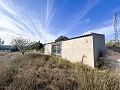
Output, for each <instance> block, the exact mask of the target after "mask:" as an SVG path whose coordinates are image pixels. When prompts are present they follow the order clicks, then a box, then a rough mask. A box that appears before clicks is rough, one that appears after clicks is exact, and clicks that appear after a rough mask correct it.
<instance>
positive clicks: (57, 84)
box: [0, 53, 120, 90]
mask: <svg viewBox="0 0 120 90" xmlns="http://www.w3.org/2000/svg"><path fill="white" fill-rule="evenodd" d="M0 58H1V59H0V90H119V89H120V76H119V74H120V73H119V72H115V71H110V70H97V69H91V68H90V67H87V66H85V65H82V64H81V63H74V64H73V63H70V62H69V61H67V60H63V59H60V58H58V57H54V56H47V55H43V54H38V53H27V54H25V55H21V54H20V53H9V54H6V55H4V56H2V57H0Z"/></svg>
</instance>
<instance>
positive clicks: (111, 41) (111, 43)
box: [105, 40, 120, 48]
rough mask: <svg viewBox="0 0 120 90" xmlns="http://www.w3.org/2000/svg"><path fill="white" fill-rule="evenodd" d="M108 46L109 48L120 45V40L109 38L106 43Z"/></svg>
mask: <svg viewBox="0 0 120 90" xmlns="http://www.w3.org/2000/svg"><path fill="white" fill-rule="evenodd" d="M105 46H106V48H109V47H111V46H120V41H118V42H115V41H114V40H109V41H107V42H106V44H105Z"/></svg>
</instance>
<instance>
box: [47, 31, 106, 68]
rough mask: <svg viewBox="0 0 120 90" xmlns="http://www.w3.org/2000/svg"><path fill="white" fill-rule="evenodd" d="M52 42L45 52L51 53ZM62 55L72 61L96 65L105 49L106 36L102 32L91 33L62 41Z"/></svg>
mask: <svg viewBox="0 0 120 90" xmlns="http://www.w3.org/2000/svg"><path fill="white" fill-rule="evenodd" d="M51 46H52V43H51V44H46V45H45V54H48V55H51ZM61 48H62V50H61V57H62V58H64V59H67V60H69V61H71V62H83V63H84V64H87V65H88V66H91V67H93V68H94V67H95V62H96V61H97V59H98V57H99V55H100V52H101V51H102V50H104V49H105V38H104V35H101V34H94V33H93V34H91V35H86V36H83V37H77V38H72V39H70V40H66V41H62V42H61Z"/></svg>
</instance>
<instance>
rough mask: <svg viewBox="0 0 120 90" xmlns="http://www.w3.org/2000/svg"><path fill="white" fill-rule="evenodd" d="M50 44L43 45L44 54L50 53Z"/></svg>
mask: <svg viewBox="0 0 120 90" xmlns="http://www.w3.org/2000/svg"><path fill="white" fill-rule="evenodd" d="M51 47H52V46H51V44H46V45H45V46H44V48H45V50H44V54H47V55H51Z"/></svg>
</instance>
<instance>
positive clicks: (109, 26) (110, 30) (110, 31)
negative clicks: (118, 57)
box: [83, 18, 120, 39]
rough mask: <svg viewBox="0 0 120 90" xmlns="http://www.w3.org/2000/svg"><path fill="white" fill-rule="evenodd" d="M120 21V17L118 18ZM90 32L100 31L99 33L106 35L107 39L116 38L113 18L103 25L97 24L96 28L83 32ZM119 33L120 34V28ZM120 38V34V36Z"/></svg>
mask: <svg viewBox="0 0 120 90" xmlns="http://www.w3.org/2000/svg"><path fill="white" fill-rule="evenodd" d="M118 22H120V18H118ZM119 26H120V23H119ZM89 33H99V34H104V35H105V36H106V39H114V27H113V20H112V19H111V20H107V21H105V22H103V23H102V24H101V25H98V26H96V28H95V29H92V30H88V31H87V32H85V33H83V35H84V34H89ZM118 34H119V35H120V30H118ZM119 38H120V36H119Z"/></svg>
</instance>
